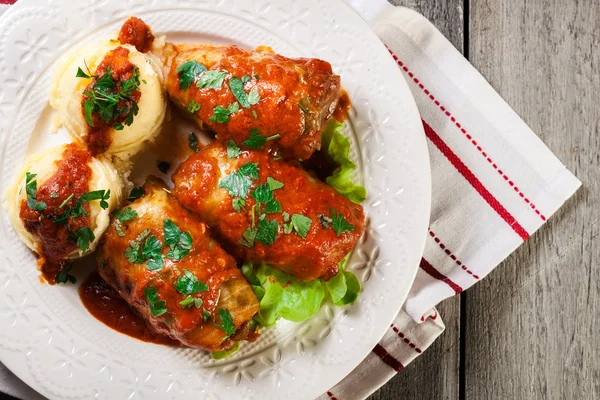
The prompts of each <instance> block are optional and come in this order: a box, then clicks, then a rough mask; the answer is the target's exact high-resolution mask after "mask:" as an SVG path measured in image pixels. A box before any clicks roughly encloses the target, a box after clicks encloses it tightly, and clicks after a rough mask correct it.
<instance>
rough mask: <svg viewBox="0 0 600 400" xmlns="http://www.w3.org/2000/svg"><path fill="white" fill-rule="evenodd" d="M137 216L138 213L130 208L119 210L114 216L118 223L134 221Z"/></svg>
mask: <svg viewBox="0 0 600 400" xmlns="http://www.w3.org/2000/svg"><path fill="white" fill-rule="evenodd" d="M137 216H138V213H137V212H136V211H135V210H134V209H132V208H131V207H127V208H124V209H122V210H120V211H119V212H118V213H117V215H116V217H117V219H118V220H119V222H126V221H129V220H132V219H134V218H135V217H137Z"/></svg>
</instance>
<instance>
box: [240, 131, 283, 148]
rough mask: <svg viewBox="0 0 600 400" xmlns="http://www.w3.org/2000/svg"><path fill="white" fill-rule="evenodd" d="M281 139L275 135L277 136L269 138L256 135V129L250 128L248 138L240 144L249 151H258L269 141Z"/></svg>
mask: <svg viewBox="0 0 600 400" xmlns="http://www.w3.org/2000/svg"><path fill="white" fill-rule="evenodd" d="M280 137H281V135H279V134H277V135H273V136H269V137H265V136H263V135H260V134H259V133H258V129H257V128H252V129H251V130H250V136H249V137H248V139H246V140H244V141H243V142H242V144H243V145H244V146H246V147H249V148H251V149H254V150H260V149H262V148H263V147H264V145H265V144H266V143H267V142H268V141H269V140H274V139H279V138H280Z"/></svg>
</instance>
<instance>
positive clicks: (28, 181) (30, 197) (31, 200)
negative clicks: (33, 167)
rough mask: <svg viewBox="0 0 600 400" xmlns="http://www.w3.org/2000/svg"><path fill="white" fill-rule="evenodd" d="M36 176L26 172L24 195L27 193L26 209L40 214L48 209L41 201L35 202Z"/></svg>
mask: <svg viewBox="0 0 600 400" xmlns="http://www.w3.org/2000/svg"><path fill="white" fill-rule="evenodd" d="M36 176H37V174H31V173H29V172H27V173H26V174H25V193H27V207H29V208H30V209H31V210H33V211H37V212H40V213H41V212H42V211H44V210H45V209H46V207H48V205H47V204H46V203H45V202H43V201H37V199H36V198H37V181H36V180H35V179H34V178H35V177H36Z"/></svg>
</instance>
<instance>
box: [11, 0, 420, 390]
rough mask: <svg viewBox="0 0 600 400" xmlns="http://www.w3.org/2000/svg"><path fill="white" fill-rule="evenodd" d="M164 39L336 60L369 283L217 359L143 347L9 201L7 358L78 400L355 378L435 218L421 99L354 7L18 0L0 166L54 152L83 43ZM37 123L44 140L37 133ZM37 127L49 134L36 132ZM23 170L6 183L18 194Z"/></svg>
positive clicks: (34, 381)
mask: <svg viewBox="0 0 600 400" xmlns="http://www.w3.org/2000/svg"><path fill="white" fill-rule="evenodd" d="M132 14H136V15H139V16H140V17H142V18H143V19H145V20H146V21H147V22H148V23H149V24H150V25H151V26H152V27H153V29H154V31H155V33H157V34H168V35H173V36H177V35H181V33H182V32H193V33H194V34H196V35H199V36H200V37H203V38H206V40H209V41H212V42H215V43H235V44H239V45H243V46H247V47H254V46H257V45H259V44H266V45H270V46H272V47H273V48H274V49H275V50H276V51H277V52H280V53H282V54H285V55H288V56H306V57H310V56H312V57H319V58H323V59H326V60H328V61H330V62H331V64H332V65H333V68H334V70H335V71H336V73H338V74H340V75H341V76H342V83H343V85H344V87H345V88H346V90H347V91H348V92H349V94H350V97H351V99H352V101H353V109H352V110H351V113H350V120H349V122H348V123H347V124H346V126H345V132H346V133H347V134H348V136H349V137H350V138H351V141H352V149H351V151H352V154H353V156H354V158H355V159H356V160H357V164H358V166H359V168H358V173H357V178H358V179H360V180H362V181H363V182H364V184H365V186H366V188H367V191H368V194H369V198H368V199H367V202H366V203H365V211H366V214H367V217H368V226H367V232H366V233H365V235H364V236H363V238H362V239H361V241H360V243H359V245H358V246H357V248H356V249H355V250H354V252H353V255H352V257H351V260H350V263H349V269H350V270H352V271H353V272H355V273H356V274H357V276H358V277H359V279H360V280H361V281H362V283H363V286H364V291H363V293H362V294H361V297H360V299H359V301H358V302H357V303H356V304H354V305H353V306H350V307H344V308H338V307H333V306H331V305H329V304H327V305H325V306H324V307H323V308H322V310H321V311H320V312H319V314H318V315H317V316H315V318H313V319H311V320H310V321H307V322H305V323H300V324H293V323H288V322H285V321H281V323H278V325H277V327H276V328H275V329H271V330H265V332H264V334H263V337H261V339H260V340H259V341H258V342H257V343H255V344H244V345H243V346H242V349H241V350H240V352H239V353H238V354H236V355H235V356H234V357H232V358H230V359H227V360H222V361H219V362H214V361H212V360H211V359H210V357H209V356H208V355H207V354H206V353H204V352H201V351H198V350H193V349H172V348H169V347H165V346H157V345H153V344H148V343H143V342H140V341H137V340H135V339H132V338H129V337H127V336H124V335H121V334H119V333H117V332H114V331H112V330H110V329H108V328H106V327H104V326H103V325H102V324H100V323H98V322H97V321H96V320H94V318H93V317H91V316H90V315H89V314H88V313H87V311H86V310H85V309H84V307H83V306H82V305H81V303H80V302H79V299H78V296H77V293H76V292H77V291H76V288H74V287H72V286H71V287H58V286H55V287H50V286H48V285H41V284H40V283H39V280H38V272H37V270H36V268H35V257H34V256H33V255H32V254H31V253H30V252H29V251H28V250H27V249H26V248H25V246H23V245H22V244H21V243H20V242H19V240H18V238H17V237H16V235H15V234H14V232H13V231H12V228H11V226H10V224H9V222H8V219H7V217H6V214H5V212H4V210H3V209H2V210H0V326H2V327H3V329H2V330H0V360H1V361H2V362H3V363H5V364H6V365H7V366H8V367H9V368H10V369H11V370H12V371H13V372H14V373H16V374H17V375H18V376H19V377H21V379H23V380H24V381H25V382H27V383H28V384H29V385H31V386H32V387H33V388H34V389H36V390H38V391H39V392H40V393H42V394H44V395H46V396H48V397H50V398H65V399H88V398H96V399H115V398H129V399H151V398H156V399H169V398H171V399H179V398H184V397H189V395H190V394H191V393H193V395H194V398H207V399H231V398H245V399H261V400H263V399H288V398H289V399H294V398H309V397H316V396H318V395H319V394H321V393H323V392H324V391H326V390H327V389H328V388H329V387H331V386H333V385H334V384H335V383H337V382H338V381H339V380H340V379H342V378H343V377H344V376H345V375H346V374H348V373H349V372H350V371H351V370H352V369H353V368H354V367H355V366H356V365H357V364H358V363H359V362H360V361H361V360H362V358H364V357H365V356H366V355H367V354H368V352H369V351H370V350H371V349H372V348H373V346H374V345H375V343H376V342H377V341H378V339H379V338H380V337H381V336H382V335H383V333H384V332H385V330H386V329H387V328H388V327H389V323H390V322H391V320H392V319H393V318H394V316H395V315H396V313H397V311H398V309H399V308H400V306H401V304H402V302H403V301H404V299H405V298H406V295H407V293H408V290H409V288H410V285H411V284H412V280H413V279H414V275H415V272H416V268H417V265H418V260H419V258H420V255H421V252H422V248H423V244H424V238H425V234H426V227H427V222H428V218H429V203H430V176H429V163H428V155H427V149H426V146H425V141H424V137H423V132H422V127H421V125H420V119H419V116H418V112H417V109H416V106H415V104H414V102H413V100H412V97H411V95H410V91H409V90H408V87H407V86H406V83H405V82H404V81H403V78H402V75H401V74H400V72H399V71H398V69H397V67H396V66H395V64H394V63H393V61H392V60H391V59H390V58H389V56H388V54H387V52H386V50H385V48H384V46H383V45H382V44H381V42H379V40H378V39H377V38H376V37H375V36H374V34H373V33H372V32H370V30H369V29H368V27H367V25H366V23H365V22H364V21H362V20H361V19H360V17H358V15H356V14H354V12H353V11H351V10H350V9H349V8H347V7H346V6H345V5H344V4H343V3H342V2H341V1H331V0H322V1H319V0H307V1H302V2H298V1H293V0H278V1H272V0H251V1H250V0H185V1H182V0H169V1H158V0H91V1H89V2H79V3H76V4H75V3H73V2H70V1H67V0H50V1H48V0H20V1H19V3H18V4H17V5H16V6H14V7H11V9H10V10H9V11H8V12H7V13H6V14H5V15H4V16H3V17H2V18H1V19H0V83H1V84H0V173H1V174H2V176H3V177H8V178H12V176H13V175H14V173H15V171H16V169H17V168H18V167H19V166H20V164H21V162H22V160H23V158H24V156H25V155H26V154H28V153H30V152H32V151H35V150H37V149H38V148H39V147H40V146H44V145H45V144H44V142H43V140H40V138H39V137H37V136H36V135H38V136H39V132H38V131H39V130H40V128H39V127H40V126H41V125H42V124H43V123H47V122H48V121H47V120H48V115H46V113H47V112H49V111H48V108H47V93H48V90H49V78H50V74H51V72H50V71H51V69H52V67H53V65H54V64H55V63H56V61H57V60H58V59H59V58H60V57H61V56H62V55H64V54H65V52H66V51H67V50H68V49H69V48H71V47H72V46H78V45H81V44H82V43H86V42H90V41H93V40H94V39H96V38H98V37H101V36H106V35H109V34H111V33H112V32H113V31H114V30H115V29H117V28H118V26H119V24H120V23H122V21H123V19H124V18H125V17H127V16H128V15H132ZM32 132H33V134H32ZM36 132H38V133H36ZM8 182H10V179H3V180H2V181H1V182H0V192H1V193H4V192H5V190H6V187H7V184H8Z"/></svg>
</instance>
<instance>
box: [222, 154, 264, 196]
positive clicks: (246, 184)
mask: <svg viewBox="0 0 600 400" xmlns="http://www.w3.org/2000/svg"><path fill="white" fill-rule="evenodd" d="M257 165H258V164H256V163H251V162H249V163H246V164H244V165H242V166H241V167H240V168H239V170H237V171H234V172H232V173H231V174H229V175H227V176H225V177H224V178H223V179H221V180H220V181H219V184H218V187H220V188H223V189H226V190H227V191H228V192H229V195H230V196H231V197H242V198H246V196H247V195H248V192H249V191H250V187H252V178H254V179H258V167H257Z"/></svg>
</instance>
